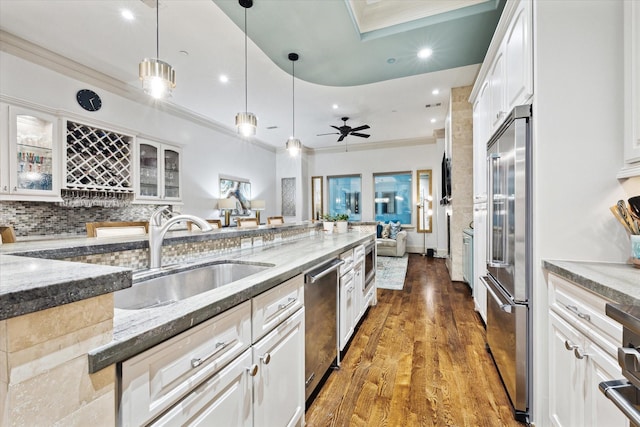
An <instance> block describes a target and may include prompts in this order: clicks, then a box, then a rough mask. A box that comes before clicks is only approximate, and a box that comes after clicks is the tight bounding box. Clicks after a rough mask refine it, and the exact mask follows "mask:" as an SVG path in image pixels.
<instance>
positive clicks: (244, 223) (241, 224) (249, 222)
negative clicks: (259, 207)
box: [236, 218, 259, 228]
mask: <svg viewBox="0 0 640 427" xmlns="http://www.w3.org/2000/svg"><path fill="white" fill-rule="evenodd" d="M236 222H237V223H238V228H246V227H257V226H258V225H259V224H258V218H238V219H237V220H236Z"/></svg>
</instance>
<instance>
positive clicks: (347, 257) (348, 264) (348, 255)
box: [340, 249, 353, 276]
mask: <svg viewBox="0 0 640 427" xmlns="http://www.w3.org/2000/svg"><path fill="white" fill-rule="evenodd" d="M340 259H341V260H343V261H344V264H342V265H341V266H340V275H341V276H342V275H343V274H344V273H346V272H347V271H349V270H351V269H352V268H353V249H349V250H348V251H346V252H343V253H341V254H340Z"/></svg>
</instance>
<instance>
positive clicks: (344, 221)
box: [335, 213, 349, 233]
mask: <svg viewBox="0 0 640 427" xmlns="http://www.w3.org/2000/svg"><path fill="white" fill-rule="evenodd" d="M335 220H336V229H337V232H338V233H346V232H347V227H348V225H349V222H348V220H349V214H346V213H342V214H337V215H336V216H335Z"/></svg>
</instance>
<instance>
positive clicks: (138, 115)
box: [0, 52, 276, 218]
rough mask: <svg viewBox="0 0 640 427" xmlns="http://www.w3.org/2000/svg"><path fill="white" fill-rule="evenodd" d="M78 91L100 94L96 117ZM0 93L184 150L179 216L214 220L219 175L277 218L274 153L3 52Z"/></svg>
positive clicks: (265, 214) (64, 114) (231, 121)
mask: <svg viewBox="0 0 640 427" xmlns="http://www.w3.org/2000/svg"><path fill="white" fill-rule="evenodd" d="M81 88H90V89H93V90H95V91H96V92H97V93H98V94H100V96H101V97H102V108H101V109H100V110H99V111H96V112H92V113H89V112H87V111H84V110H83V109H81V108H80V107H79V106H78V104H77V103H76V100H75V94H76V92H77V91H78V90H79V89H81ZM177 90H180V89H179V87H178V88H176V91H177ZM0 93H1V94H2V95H5V96H9V97H13V98H18V99H20V100H25V101H28V102H30V103H35V104H39V105H42V106H45V107H47V108H52V109H55V110H58V111H59V114H60V115H62V116H69V115H73V117H74V119H75V120H78V121H82V122H84V123H86V124H96V125H98V126H100V125H102V126H108V127H109V128H112V129H114V130H121V131H123V132H127V133H133V134H144V135H145V136H148V137H152V138H157V139H160V140H163V141H170V142H173V143H176V144H179V145H182V147H183V175H182V179H183V201H184V206H181V207H178V209H179V210H180V211H182V212H188V213H192V214H196V215H200V216H203V217H208V218H211V217H216V216H217V215H218V212H217V210H216V209H215V206H216V199H217V198H218V194H219V174H223V175H232V176H236V177H242V178H246V179H248V180H250V181H251V191H252V198H255V199H264V200H265V201H266V206H267V209H266V211H265V212H264V213H263V216H264V217H266V216H269V215H275V214H276V209H275V207H276V189H275V171H276V156H275V152H274V151H272V150H269V149H266V148H264V147H262V146H259V145H257V144H254V143H251V142H248V141H247V140H243V139H241V138H239V137H237V136H235V135H234V134H232V133H230V132H220V131H218V130H215V129H212V128H211V127H207V126H203V125H201V124H196V123H194V122H192V121H189V120H186V119H182V118H178V117H175V116H174V115H171V114H168V113H165V112H162V111H159V110H158V109H156V108H153V106H152V103H153V101H151V100H150V102H149V105H143V104H140V103H138V102H134V101H131V100H129V99H126V98H123V97H121V96H118V95H115V94H113V93H109V92H108V91H106V90H103V89H99V88H95V87H92V86H91V85H88V84H86V83H83V82H81V81H79V80H76V79H73V78H70V77H67V76H64V75H62V74H60V73H58V72H55V71H51V70H49V69H47V68H45V67H42V66H40V65H35V64H33V63H31V62H28V61H26V60H23V59H21V58H17V57H15V56H12V55H10V54H7V53H5V52H0ZM229 123H233V117H230V118H229Z"/></svg>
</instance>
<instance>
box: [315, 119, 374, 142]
mask: <svg viewBox="0 0 640 427" xmlns="http://www.w3.org/2000/svg"><path fill="white" fill-rule="evenodd" d="M340 120H342V121H343V122H344V125H342V126H339V127H338V126H333V125H331V127H332V128H334V129H335V130H337V131H339V132H331V133H321V134H318V135H317V136H322V135H340V138H338V142H342V140H343V139H345V138H346V137H347V136H348V135H353V136H359V137H360V138H369V136H370V135H367V134H366V133H359V132H358V131H361V130H365V129H369V125H362V126H358V127H356V128H352V127H351V126H347V120H349V117H343V118H342V119H340Z"/></svg>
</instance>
